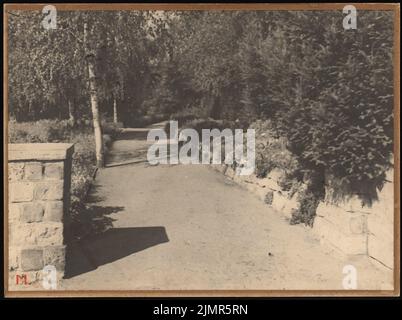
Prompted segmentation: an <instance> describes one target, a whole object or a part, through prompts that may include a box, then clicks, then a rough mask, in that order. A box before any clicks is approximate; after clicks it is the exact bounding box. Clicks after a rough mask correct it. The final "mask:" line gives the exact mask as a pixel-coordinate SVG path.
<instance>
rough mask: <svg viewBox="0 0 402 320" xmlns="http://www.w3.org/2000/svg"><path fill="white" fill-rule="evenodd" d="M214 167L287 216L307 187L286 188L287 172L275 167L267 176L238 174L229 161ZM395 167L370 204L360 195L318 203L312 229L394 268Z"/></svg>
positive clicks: (344, 247)
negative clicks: (282, 182) (365, 204)
mask: <svg viewBox="0 0 402 320" xmlns="http://www.w3.org/2000/svg"><path fill="white" fill-rule="evenodd" d="M214 168H215V169H216V170H218V171H219V172H221V173H223V174H224V175H226V176H227V177H229V178H230V179H233V180H234V181H235V182H237V183H238V184H239V185H241V186H243V187H245V188H246V189H247V190H249V191H251V192H252V193H254V194H255V195H256V196H257V197H258V198H259V199H261V200H262V201H264V202H265V203H267V204H268V205H270V206H271V207H272V208H273V209H275V210H276V211H277V212H279V213H281V214H282V215H283V216H284V217H285V219H288V220H290V219H291V217H292V212H294V211H297V210H298V209H299V206H300V203H299V201H298V196H299V193H300V192H302V191H303V189H304V188H305V187H306V186H305V185H301V186H300V188H299V190H298V191H297V192H295V193H290V192H288V191H284V190H282V189H281V187H280V186H279V181H280V179H281V177H282V175H283V174H284V173H283V172H282V171H281V170H279V169H274V170H272V171H271V172H270V173H269V174H268V176H267V177H266V178H264V179H259V178H257V177H256V176H255V175H251V176H237V175H236V174H235V171H234V170H233V169H232V168H231V167H229V166H226V165H214ZM393 188H394V185H393V170H391V171H389V172H388V174H387V182H386V183H385V185H384V187H383V188H382V189H381V190H378V201H375V202H374V203H373V205H372V206H371V207H363V206H362V204H361V201H360V200H359V199H358V198H357V197H352V198H350V199H349V200H348V201H345V202H343V203H340V204H331V203H330V202H329V201H322V202H320V203H319V205H318V208H317V211H316V217H315V220H314V226H313V228H312V232H313V233H314V234H315V235H316V236H317V238H319V239H320V241H321V243H323V244H325V245H330V246H331V247H334V248H336V249H338V250H339V251H340V252H342V253H344V254H347V255H359V254H362V255H368V256H370V257H371V258H373V259H374V260H376V261H379V262H380V263H381V264H383V265H385V266H386V267H389V268H393V259H394V242H393V241H394V192H393V190H394V189H393Z"/></svg>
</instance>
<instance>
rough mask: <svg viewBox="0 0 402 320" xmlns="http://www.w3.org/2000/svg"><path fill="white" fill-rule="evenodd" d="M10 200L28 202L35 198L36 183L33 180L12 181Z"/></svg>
mask: <svg viewBox="0 0 402 320" xmlns="http://www.w3.org/2000/svg"><path fill="white" fill-rule="evenodd" d="M9 186H10V201H11V202H28V201H32V199H33V192H34V185H33V183H32V182H11V183H10V184H9Z"/></svg>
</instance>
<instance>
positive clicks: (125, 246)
mask: <svg viewBox="0 0 402 320" xmlns="http://www.w3.org/2000/svg"><path fill="white" fill-rule="evenodd" d="M168 241H169V238H168V236H167V234H166V230H165V228H164V227H135V228H113V229H109V230H107V231H105V232H104V233H101V234H98V235H95V236H93V237H89V238H86V239H85V240H81V241H78V242H75V243H72V244H71V245H69V246H68V247H67V252H66V273H65V278H66V279H69V278H72V277H74V276H77V275H79V274H82V273H86V272H89V271H92V270H95V269H96V268H98V267H99V266H102V265H104V264H107V263H110V262H113V261H116V260H119V259H121V258H124V257H126V256H129V255H131V254H133V253H135V252H138V251H142V250H145V249H147V248H150V247H153V246H156V245H158V244H161V243H165V242H168Z"/></svg>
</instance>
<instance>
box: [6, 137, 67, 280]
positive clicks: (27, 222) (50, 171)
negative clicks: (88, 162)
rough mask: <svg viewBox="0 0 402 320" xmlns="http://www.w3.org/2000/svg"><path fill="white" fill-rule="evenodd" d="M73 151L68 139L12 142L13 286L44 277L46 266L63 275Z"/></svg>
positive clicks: (10, 244) (10, 239)
mask: <svg viewBox="0 0 402 320" xmlns="http://www.w3.org/2000/svg"><path fill="white" fill-rule="evenodd" d="M73 152H74V146H73V145H72V144H66V143H32V144H9V146H8V179H9V190H8V200H9V201H8V206H9V209H8V223H9V225H8V226H9V228H8V247H9V259H8V261H9V266H8V268H9V272H10V278H9V279H10V282H11V283H10V284H14V283H12V282H13V281H14V280H15V279H14V278H17V276H18V277H20V279H19V280H21V279H23V280H24V282H25V283H27V284H30V283H33V282H36V281H38V280H40V278H41V273H42V269H43V267H44V266H46V265H52V266H54V267H55V268H56V270H57V276H58V278H61V277H63V275H64V269H65V233H66V229H67V228H66V226H67V224H68V221H69V215H68V212H69V203H70V184H71V160H72V154H73ZM22 276H24V278H22Z"/></svg>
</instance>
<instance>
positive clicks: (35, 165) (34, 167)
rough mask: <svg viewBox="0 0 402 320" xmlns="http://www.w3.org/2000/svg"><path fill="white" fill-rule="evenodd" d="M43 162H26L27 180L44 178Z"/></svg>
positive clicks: (25, 176)
mask: <svg viewBox="0 0 402 320" xmlns="http://www.w3.org/2000/svg"><path fill="white" fill-rule="evenodd" d="M42 171H43V168H42V163H40V162H27V163H25V169H24V172H25V175H24V178H25V179H26V180H40V179H42Z"/></svg>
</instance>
